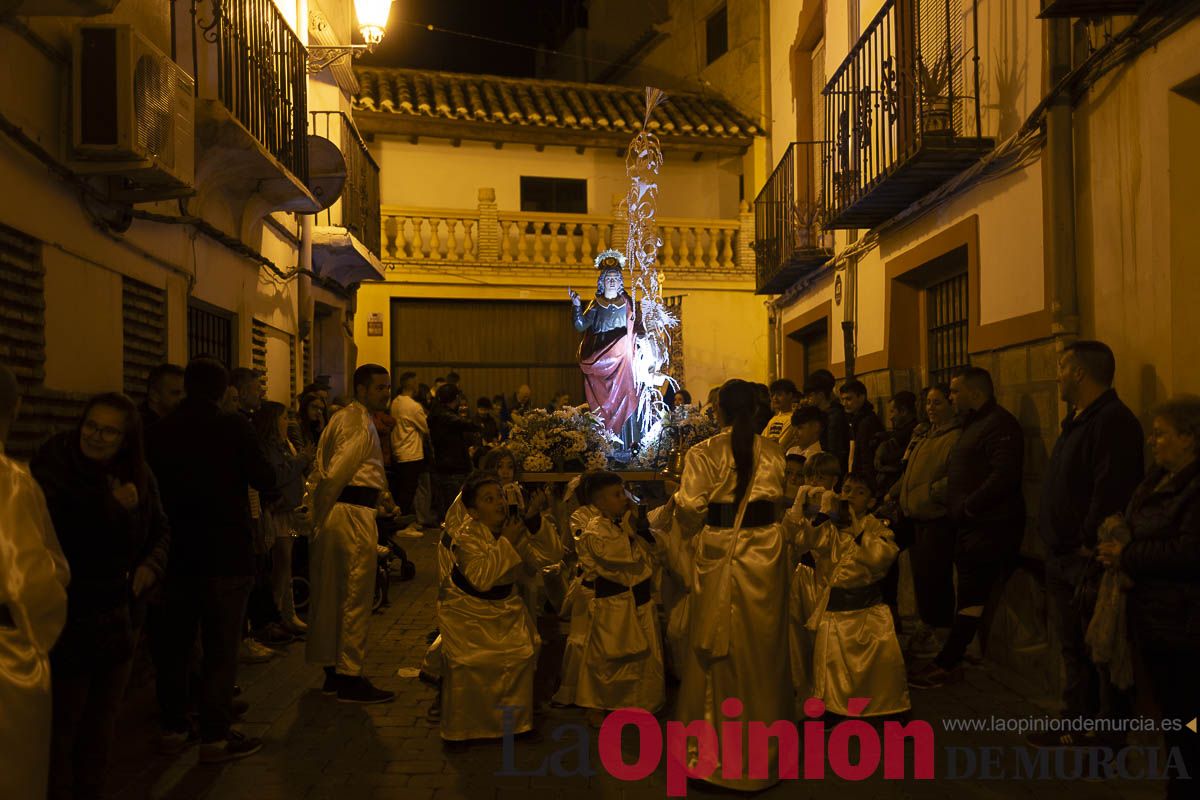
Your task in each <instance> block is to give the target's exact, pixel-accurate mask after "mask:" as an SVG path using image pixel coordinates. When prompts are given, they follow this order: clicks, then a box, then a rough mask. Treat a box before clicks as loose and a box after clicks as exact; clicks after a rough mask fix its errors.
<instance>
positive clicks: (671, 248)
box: [383, 190, 753, 277]
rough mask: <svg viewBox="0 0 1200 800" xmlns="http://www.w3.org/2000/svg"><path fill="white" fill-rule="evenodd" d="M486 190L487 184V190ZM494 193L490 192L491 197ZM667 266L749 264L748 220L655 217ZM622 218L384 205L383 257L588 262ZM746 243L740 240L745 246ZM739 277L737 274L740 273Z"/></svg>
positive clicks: (616, 243) (613, 239) (714, 268)
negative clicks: (386, 206) (391, 206)
mask: <svg viewBox="0 0 1200 800" xmlns="http://www.w3.org/2000/svg"><path fill="white" fill-rule="evenodd" d="M484 191H490V190H484ZM489 196H494V195H489ZM656 221H657V223H658V232H659V238H660V239H661V240H662V246H661V248H660V249H659V263H660V264H661V265H662V266H663V268H664V269H666V270H668V271H669V270H672V269H675V270H683V271H689V272H694V271H703V272H708V273H726V274H729V275H730V277H735V276H738V275H737V274H738V273H742V274H744V273H746V272H748V271H749V270H750V268H751V264H750V257H749V256H748V252H749V248H748V247H747V246H745V245H748V243H749V237H750V234H751V231H752V224H753V218H752V217H751V216H750V214H749V212H748V211H747V212H746V213H744V214H743V215H742V216H740V217H739V218H738V219H730V220H719V219H670V218H662V219H658V220H656ZM626 224H627V223H626V222H625V220H624V219H623V218H621V217H620V216H618V215H613V216H601V215H591V214H551V213H539V212H523V211H497V210H496V208H495V205H494V202H481V203H480V206H479V208H477V209H438V208H385V209H383V261H384V262H385V263H387V264H388V265H389V267H393V268H394V267H395V266H397V265H399V264H411V265H431V266H432V265H437V264H465V265H479V266H484V265H495V266H498V267H517V266H521V267H579V268H589V267H590V266H591V264H592V262H593V260H594V259H595V257H596V255H597V254H599V253H600V252H601V251H603V250H606V249H608V248H609V247H617V248H618V249H623V247H624V245H623V242H622V240H621V236H620V234H621V233H623V231H624V229H625V226H626ZM743 243H745V244H743ZM738 277H740V276H738Z"/></svg>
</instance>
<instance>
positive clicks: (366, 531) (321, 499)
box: [305, 364, 395, 703]
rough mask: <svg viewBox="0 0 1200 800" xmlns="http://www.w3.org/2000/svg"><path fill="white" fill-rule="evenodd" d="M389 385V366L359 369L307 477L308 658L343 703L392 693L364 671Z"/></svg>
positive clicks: (327, 688)
mask: <svg viewBox="0 0 1200 800" xmlns="http://www.w3.org/2000/svg"><path fill="white" fill-rule="evenodd" d="M391 388H392V387H391V381H390V380H389V379H388V372H387V370H386V369H384V368H383V367H381V366H379V365H378V364H363V365H362V366H360V367H359V368H358V369H356V370H355V371H354V402H353V403H351V404H350V405H348V406H346V407H345V408H343V409H342V410H341V411H339V412H337V413H336V414H334V415H333V418H332V419H331V420H329V425H327V426H326V428H325V430H324V431H323V432H322V433H321V440H320V442H318V443H317V457H316V461H315V462H314V464H313V471H312V474H311V475H310V476H309V479H308V506H309V508H310V509H311V510H312V521H313V534H312V536H311V537H310V540H309V541H310V544H309V560H310V563H309V576H310V583H311V585H312V600H311V603H312V609H311V611H310V616H309V620H308V644H307V648H306V654H305V655H306V656H307V658H308V662H309V663H310V664H317V665H319V666H321V667H323V668H324V669H325V684H324V686H323V687H322V691H323V692H324V693H325V694H336V695H337V698H338V701H339V702H343V703H386V702H389V701H391V700H392V699H393V698H394V697H395V693H394V692H389V691H385V690H383V689H377V688H375V687H374V686H373V685H372V684H371V682H370V681H369V680H367V678H366V676H365V675H364V674H363V668H364V667H365V665H366V650H367V620H368V619H370V616H371V606H372V605H373V602H374V599H375V567H376V558H377V549H376V548H377V545H378V541H379V539H378V536H379V534H378V530H377V529H376V527H375V509H376V507H377V506H378V504H379V497H380V494H381V493H382V492H383V491H384V490H386V489H387V477H386V476H385V475H384V472H383V450H382V448H381V447H380V444H379V434H378V432H377V431H376V429H375V425H374V423H373V422H372V421H371V414H372V413H374V412H376V411H383V410H385V409H386V408H387V403H388V396H389V395H390V394H391Z"/></svg>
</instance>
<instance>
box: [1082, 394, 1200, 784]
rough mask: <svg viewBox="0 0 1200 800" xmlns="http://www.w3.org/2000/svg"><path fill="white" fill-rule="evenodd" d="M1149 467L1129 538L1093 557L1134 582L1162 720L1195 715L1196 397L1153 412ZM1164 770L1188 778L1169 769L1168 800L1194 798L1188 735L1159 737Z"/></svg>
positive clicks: (1137, 621)
mask: <svg viewBox="0 0 1200 800" xmlns="http://www.w3.org/2000/svg"><path fill="white" fill-rule="evenodd" d="M1150 444H1151V446H1152V447H1153V450H1154V467H1153V468H1152V469H1151V470H1150V474H1149V475H1147V476H1146V480H1144V481H1143V482H1142V484H1141V486H1139V487H1138V488H1137V490H1136V491H1135V492H1134V494H1133V498H1132V499H1131V500H1130V501H1129V508H1128V510H1127V511H1126V512H1125V521H1126V523H1127V524H1128V525H1129V529H1130V533H1131V534H1132V540H1131V541H1130V542H1129V543H1128V544H1124V545H1122V544H1121V543H1120V542H1119V541H1111V542H1102V543H1101V544H1100V545H1099V554H1098V558H1099V559H1100V560H1101V561H1102V562H1103V563H1104V564H1105V565H1107V566H1110V567H1115V568H1118V569H1120V570H1121V571H1122V572H1124V573H1125V574H1126V575H1128V576H1129V578H1130V579H1132V581H1133V587H1132V588H1131V589H1130V590H1129V632H1130V635H1131V636H1132V637H1133V641H1134V644H1135V646H1136V647H1137V648H1138V649H1139V650H1140V651H1141V655H1142V662H1143V663H1144V664H1145V666H1146V669H1147V671H1148V672H1149V675H1150V685H1151V689H1152V690H1153V693H1154V697H1155V700H1156V701H1157V702H1158V705H1159V708H1160V710H1161V711H1162V715H1163V717H1164V719H1175V720H1182V721H1184V722H1186V721H1188V720H1191V719H1193V718H1194V717H1195V716H1196V712H1197V711H1198V710H1200V683H1197V682H1196V676H1195V671H1196V663H1197V660H1198V659H1200V461H1198V460H1197V456H1198V455H1200V397H1197V396H1195V395H1181V396H1179V397H1175V398H1173V399H1171V400H1169V401H1167V402H1166V403H1164V404H1163V405H1162V406H1160V407H1159V408H1158V409H1156V410H1155V412H1154V427H1153V429H1152V433H1151V434H1150ZM1164 738H1165V739H1166V744H1167V748H1168V751H1169V753H1168V755H1169V760H1168V764H1169V765H1175V766H1176V767H1177V766H1178V765H1179V762H1180V760H1182V763H1183V765H1184V767H1185V768H1186V770H1187V775H1188V776H1189V777H1190V778H1191V780H1180V774H1179V772H1178V770H1177V769H1173V770H1172V768H1171V766H1169V767H1168V769H1169V770H1171V772H1170V782H1169V784H1168V787H1167V797H1168V798H1182V797H1195V791H1196V788H1195V783H1194V781H1195V779H1196V777H1197V775H1198V774H1200V743H1198V740H1197V735H1196V734H1195V733H1193V732H1192V731H1190V730H1186V729H1178V730H1173V731H1166V732H1165V733H1164Z"/></svg>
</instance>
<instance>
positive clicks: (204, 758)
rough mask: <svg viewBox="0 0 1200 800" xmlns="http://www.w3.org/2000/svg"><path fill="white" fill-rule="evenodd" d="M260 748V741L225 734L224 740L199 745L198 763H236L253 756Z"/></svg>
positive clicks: (243, 736) (235, 733)
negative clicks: (238, 760) (240, 759)
mask: <svg viewBox="0 0 1200 800" xmlns="http://www.w3.org/2000/svg"><path fill="white" fill-rule="evenodd" d="M262 746H263V742H262V739H255V738H253V737H250V736H245V735H243V734H240V733H238V732H237V731H230V732H229V733H227V734H225V738H224V739H219V740H217V741H215V742H204V743H203V744H201V745H200V763H201V764H220V763H222V762H225V761H236V760H237V759H239V758H245V757H246V756H252V755H254V754H255V753H257V752H258V751H259V750H262Z"/></svg>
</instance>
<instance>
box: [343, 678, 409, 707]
mask: <svg viewBox="0 0 1200 800" xmlns="http://www.w3.org/2000/svg"><path fill="white" fill-rule="evenodd" d="M338 677H339V679H340V685H339V686H338V690H337V699H338V702H339V703H359V704H361V705H373V704H375V703H390V702H392V701H393V700H395V699H396V693H395V692H389V691H387V690H386V689H377V688H376V687H375V686H374V685H372V684H371V682H370V681H369V680H367V679H366V678H364V677H362V676H361V675H360V676H359V677H357V678H349V677H346V676H345V675H339V676H338Z"/></svg>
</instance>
